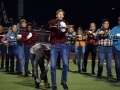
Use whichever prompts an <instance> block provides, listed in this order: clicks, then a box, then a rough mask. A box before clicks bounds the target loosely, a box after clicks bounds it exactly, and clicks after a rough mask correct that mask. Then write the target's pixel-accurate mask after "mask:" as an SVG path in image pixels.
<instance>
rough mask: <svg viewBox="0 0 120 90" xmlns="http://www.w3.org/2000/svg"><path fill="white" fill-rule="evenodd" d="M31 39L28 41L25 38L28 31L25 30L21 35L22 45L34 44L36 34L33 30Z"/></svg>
mask: <svg viewBox="0 0 120 90" xmlns="http://www.w3.org/2000/svg"><path fill="white" fill-rule="evenodd" d="M31 33H32V37H31V38H30V39H27V36H28V34H29V31H27V30H25V31H23V33H22V42H23V43H24V46H27V45H31V44H33V45H34V44H35V43H36V32H35V31H34V30H32V31H31Z"/></svg>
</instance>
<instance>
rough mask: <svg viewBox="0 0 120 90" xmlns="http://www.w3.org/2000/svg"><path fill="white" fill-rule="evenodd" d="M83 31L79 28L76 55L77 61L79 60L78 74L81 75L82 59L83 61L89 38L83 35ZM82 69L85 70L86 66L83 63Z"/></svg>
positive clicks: (76, 37)
mask: <svg viewBox="0 0 120 90" xmlns="http://www.w3.org/2000/svg"><path fill="white" fill-rule="evenodd" d="M82 32H83V31H82V29H81V28H78V30H77V34H76V36H75V38H74V39H75V49H76V50H75V53H76V59H77V65H78V72H80V73H81V63H80V62H81V57H82V60H84V53H85V45H86V40H87V37H86V36H84V35H83V33H82ZM82 69H84V64H83V63H82Z"/></svg>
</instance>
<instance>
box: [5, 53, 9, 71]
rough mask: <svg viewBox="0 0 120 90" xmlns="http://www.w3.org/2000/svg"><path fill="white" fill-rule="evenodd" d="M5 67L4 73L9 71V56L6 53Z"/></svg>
mask: <svg viewBox="0 0 120 90" xmlns="http://www.w3.org/2000/svg"><path fill="white" fill-rule="evenodd" d="M5 66H6V71H8V70H9V69H8V68H9V54H8V53H6V63H5Z"/></svg>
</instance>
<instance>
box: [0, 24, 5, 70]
mask: <svg viewBox="0 0 120 90" xmlns="http://www.w3.org/2000/svg"><path fill="white" fill-rule="evenodd" d="M4 35H5V32H3V26H2V25H0V52H1V55H2V59H1V68H3V67H4V55H5V51H6V48H5V46H4V44H3V43H2V42H1V39H2V38H3V36H4Z"/></svg>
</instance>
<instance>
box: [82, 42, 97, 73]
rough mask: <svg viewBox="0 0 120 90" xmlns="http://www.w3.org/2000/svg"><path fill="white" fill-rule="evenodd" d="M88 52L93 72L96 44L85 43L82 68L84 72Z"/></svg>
mask: <svg viewBox="0 0 120 90" xmlns="http://www.w3.org/2000/svg"><path fill="white" fill-rule="evenodd" d="M89 53H91V58H92V73H94V68H95V59H96V53H97V46H96V45H93V44H87V45H86V48H85V55H84V70H85V72H86V68H87V59H88V56H89Z"/></svg>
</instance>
